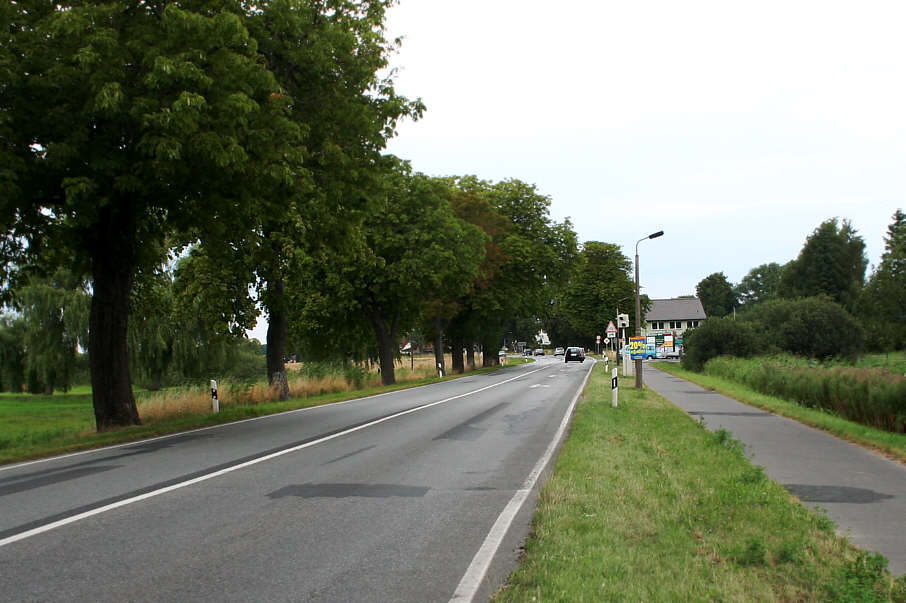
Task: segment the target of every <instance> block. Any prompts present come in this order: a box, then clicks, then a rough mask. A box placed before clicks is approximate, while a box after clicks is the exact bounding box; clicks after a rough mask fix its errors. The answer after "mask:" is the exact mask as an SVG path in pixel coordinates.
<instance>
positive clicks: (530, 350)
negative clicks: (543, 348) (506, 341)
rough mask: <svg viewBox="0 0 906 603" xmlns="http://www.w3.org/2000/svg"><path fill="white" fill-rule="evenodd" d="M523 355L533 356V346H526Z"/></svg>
mask: <svg viewBox="0 0 906 603" xmlns="http://www.w3.org/2000/svg"><path fill="white" fill-rule="evenodd" d="M522 355H523V356H531V355H532V348H525V349H524V350H522Z"/></svg>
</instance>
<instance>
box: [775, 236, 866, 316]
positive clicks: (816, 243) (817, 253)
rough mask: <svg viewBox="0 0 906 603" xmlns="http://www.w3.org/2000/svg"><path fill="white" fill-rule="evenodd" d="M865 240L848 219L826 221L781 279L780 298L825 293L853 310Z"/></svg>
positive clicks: (861, 280) (862, 273)
mask: <svg viewBox="0 0 906 603" xmlns="http://www.w3.org/2000/svg"><path fill="white" fill-rule="evenodd" d="M867 266H868V260H867V259H866V257H865V242H864V241H863V240H862V237H860V236H859V235H858V234H857V233H856V230H855V229H854V228H853V227H852V224H850V222H849V221H848V220H843V221H842V223H840V222H839V221H838V219H837V218H831V219H829V220H825V221H824V222H822V223H821V225H819V226H818V227H817V228H816V229H815V230H814V232H812V234H811V235H809V236H808V238H806V240H805V245H803V247H802V251H800V252H799V256H798V257H797V258H796V259H795V260H793V261H792V262H790V264H789V265H787V267H786V268H785V269H784V271H783V274H782V276H781V278H780V284H779V286H778V289H777V293H778V295H779V296H780V297H785V298H797V297H813V296H816V295H822V294H824V295H827V296H828V297H830V298H831V299H832V300H834V301H835V302H837V303H839V304H840V305H841V306H843V307H844V308H846V309H847V310H850V311H851V310H853V308H854V306H855V302H856V299H857V298H858V296H859V291H860V289H861V288H862V285H863V283H864V281H865V268H866V267H867Z"/></svg>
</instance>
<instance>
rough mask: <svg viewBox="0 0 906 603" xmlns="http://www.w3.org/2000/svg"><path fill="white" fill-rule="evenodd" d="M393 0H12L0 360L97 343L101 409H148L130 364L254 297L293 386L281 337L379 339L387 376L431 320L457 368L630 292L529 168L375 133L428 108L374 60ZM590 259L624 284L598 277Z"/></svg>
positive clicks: (277, 370)
mask: <svg viewBox="0 0 906 603" xmlns="http://www.w3.org/2000/svg"><path fill="white" fill-rule="evenodd" d="M392 3H393V2H392V0H342V1H341V0H280V1H270V0H264V1H263V2H256V3H255V4H254V6H252V5H248V4H243V3H237V2H231V1H227V0H214V1H213V2H211V1H206V2H192V1H189V2H180V3H178V4H174V3H164V2H155V1H153V0H152V1H147V2H142V3H134V2H127V1H125V0H114V1H107V2H91V1H87V2H77V3H63V4H59V3H47V2H43V1H39V0H22V1H21V2H16V3H4V4H2V5H0V26H2V31H3V32H4V33H3V37H4V39H3V43H2V44H0V82H2V83H0V222H2V227H3V232H4V236H3V237H2V239H0V256H2V259H3V262H2V274H0V278H2V284H3V288H2V291H3V296H4V298H3V302H4V303H5V304H6V305H7V307H8V308H12V309H13V310H14V311H15V312H16V314H15V315H14V316H13V317H10V316H6V317H4V318H3V320H4V325H0V326H2V328H0V331H2V332H0V340H2V341H0V343H2V344H3V345H2V346H0V348H2V349H0V356H2V358H0V365H2V366H4V367H12V368H11V369H9V370H6V372H5V373H4V377H3V379H4V380H7V381H9V380H11V381H17V380H19V381H21V380H22V379H23V374H24V372H28V373H29V374H30V375H34V376H35V379H36V380H43V381H44V383H45V384H46V385H48V386H49V387H51V388H52V387H53V386H54V385H55V384H60V385H62V386H63V387H66V386H67V385H68V383H69V380H70V378H71V371H70V372H69V373H65V371H67V370H69V369H67V368H66V367H67V366H68V365H67V364H66V363H65V362H53V363H45V364H42V362H43V361H44V360H47V359H48V358H50V354H49V353H45V354H42V353H39V352H40V350H49V349H51V348H53V349H55V350H57V351H59V350H63V353H64V356H65V357H66V358H67V359H71V358H72V357H73V356H74V355H75V354H74V351H75V350H76V349H78V347H79V346H82V347H85V348H87V350H88V352H89V354H88V355H89V358H90V379H91V385H92V391H93V399H94V409H95V418H96V422H97V426H98V429H106V428H109V427H113V426H117V425H128V424H134V423H138V422H139V417H138V413H137V411H136V405H135V399H134V396H133V393H132V374H133V372H135V371H136V370H140V371H142V372H143V374H144V375H145V377H146V378H147V379H149V381H150V382H151V383H152V384H153V383H156V385H157V386H159V385H160V383H161V379H162V375H163V374H164V373H165V372H166V370H167V368H168V367H169V366H172V364H173V363H184V364H185V367H184V368H185V370H186V372H190V371H189V365H190V364H192V359H193V357H197V356H199V354H198V353H197V352H198V351H199V350H201V349H205V350H210V349H211V348H218V347H220V348H223V346H226V345H228V343H229V342H231V341H235V340H237V339H243V338H244V333H245V331H246V330H247V329H249V328H251V327H253V326H254V324H255V322H256V320H257V317H258V314H259V312H260V311H261V310H260V309H263V311H264V312H265V313H266V315H267V317H268V332H267V361H266V365H267V366H266V372H267V378H268V380H269V381H270V382H271V384H272V385H274V386H275V387H276V388H277V389H278V390H279V391H280V393H281V394H282V396H283V397H285V396H287V395H288V388H287V386H286V374H285V369H284V365H283V359H284V356H285V355H286V353H287V350H288V346H291V347H292V348H293V349H294V350H295V351H296V352H297V353H299V354H300V355H301V356H302V357H306V356H308V357H318V358H325V357H337V358H343V359H344V360H345V359H348V358H350V357H352V358H353V359H355V360H363V359H366V358H375V357H376V358H378V360H379V361H380V365H381V370H382V377H383V380H384V382H385V383H392V382H393V381H394V367H393V359H394V355H395V353H396V351H397V348H396V346H397V344H398V341H399V337H400V335H401V333H403V332H405V331H407V330H412V329H420V330H422V331H423V332H427V333H431V337H432V338H433V339H434V341H435V350H437V352H438V354H439V357H438V360H439V362H442V361H443V356H442V350H443V342H444V340H445V339H446V340H447V341H449V342H450V344H451V346H452V347H453V350H454V352H457V351H458V352H459V354H458V355H457V354H456V353H454V366H453V370H462V368H463V367H462V366H461V364H462V351H463V350H465V352H466V354H467V358H469V359H470V361H472V350H473V345H472V344H473V343H474V342H478V343H480V344H482V345H483V347H484V349H491V350H496V349H497V348H498V346H499V345H500V342H501V340H502V338H503V337H506V336H507V335H509V336H511V337H512V338H513V339H516V338H530V337H531V336H533V335H534V334H535V333H536V332H537V331H538V329H539V328H541V327H544V326H548V328H549V329H550V330H551V331H555V330H557V329H558V328H560V329H561V331H563V329H572V331H570V332H569V333H568V334H570V335H575V336H577V337H582V338H584V341H588V340H589V339H591V338H593V337H594V333H595V332H596V331H598V330H599V329H600V325H596V328H594V329H592V328H591V326H589V325H587V324H584V323H582V322H581V320H580V317H581V316H582V315H583V312H582V309H581V308H580V307H579V306H580V305H581V304H582V303H594V304H596V305H595V307H594V310H595V311H597V312H601V311H604V309H605V308H606V309H607V310H606V311H607V312H610V313H611V314H610V315H612V314H613V312H615V306H616V303H619V299H618V297H617V296H618V295H619V296H622V294H624V293H627V291H631V280H630V278H629V270H628V266H629V263H628V259H627V258H625V257H623V256H622V254H619V253H618V252H617V250H616V248H607V246H606V245H604V247H600V248H599V247H597V246H596V245H595V244H590V243H589V244H586V246H585V248H584V249H583V250H582V251H581V252H580V251H579V249H578V245H577V241H576V235H575V233H574V232H573V230H572V228H571V226H570V224H569V222H568V221H564V222H563V223H555V222H553V221H552V220H551V219H550V217H549V212H548V210H549V204H550V200H549V199H548V198H547V197H545V196H543V195H541V194H539V193H538V192H537V191H536V190H535V188H534V187H533V186H531V185H529V184H526V183H523V182H520V181H517V180H507V181H504V182H499V183H489V182H485V181H481V180H478V179H476V178H471V177H450V178H429V177H427V176H424V175H421V174H415V173H412V172H411V170H410V169H409V168H408V166H407V164H406V163H405V162H404V161H401V160H399V159H396V158H394V157H390V156H385V155H383V153H382V152H383V149H384V147H385V144H386V141H387V139H388V138H389V137H390V136H392V135H393V134H394V130H395V127H396V123H397V121H398V120H399V119H402V118H413V119H417V118H418V117H419V116H420V115H421V113H422V111H423V110H424V107H423V105H422V104H421V102H420V101H418V100H414V101H413V100H409V99H406V98H404V97H401V96H399V95H397V94H396V92H395V90H394V86H393V80H392V78H391V77H389V76H388V77H384V76H381V75H380V74H381V73H382V72H383V70H384V69H385V67H386V66H387V60H388V56H389V55H390V54H391V53H392V52H393V50H394V48H395V45H396V43H397V42H395V41H388V40H387V39H386V38H385V35H384V29H383V23H384V18H385V13H386V10H387V9H388V7H389V6H390V5H391V4H392ZM602 245H603V244H602ZM602 254H603V257H606V258H609V261H612V262H613V266H612V267H611V268H612V269H607V270H602V269H601V268H600V266H599V264H600V258H599V257H598V256H602ZM594 270H602V274H603V273H605V272H606V273H608V274H610V275H611V277H613V275H616V279H617V281H616V282H612V283H611V285H612V286H610V285H608V287H609V288H604V289H600V290H596V291H587V290H586V289H587V287H584V288H583V286H580V285H579V284H578V283H579V282H580V281H582V278H584V277H582V276H581V275H582V274H583V271H594ZM574 277H575V278H577V279H579V280H578V281H575V280H573V278H574ZM64 281H65V282H64ZM48 283H51V284H50V285H48ZM48 286H49V287H50V289H47V288H46V287H48ZM42 287H45V288H43V289H42ZM566 291H574V293H575V295H573V296H570V295H565V294H564V292H566ZM50 293H52V295H51V294H50ZM42 296H43V297H42ZM67 296H68V297H67ZM42 300H43V301H42ZM611 307H613V308H614V310H611V309H610V308H611ZM259 308H260V309H259ZM587 310H589V311H591V310H592V308H587ZM45 311H47V312H49V315H48V316H45V318H47V320H49V321H50V322H48V323H45V325H44V326H42V327H41V328H39V329H33V328H31V327H29V326H28V325H27V324H26V323H28V321H34V320H39V319H40V316H41V315H42V314H45V313H46V312H45ZM80 321H81V322H80ZM48 325H52V328H51V326H48ZM23 333H27V334H28V337H31V339H29V340H28V341H26V342H25V343H24V344H21V345H18V344H17V345H18V347H17V345H13V344H14V343H15V342H14V341H7V339H9V338H10V337H11V338H12V339H13V340H15V339H16V338H17V337H19V341H22V337H25V335H23ZM17 334H18V335H17ZM37 334H41V335H42V336H46V338H47V341H38V338H37ZM368 334H370V336H368ZM48 342H49V343H48ZM576 343H579V342H576ZM7 344H9V345H7ZM23 353H24V354H25V355H26V356H27V358H26V359H25V360H23V358H22V354H23ZM494 362H496V354H486V355H485V363H486V364H488V363H494ZM51 366H55V367H56V369H58V370H57V373H56V374H51V371H50V368H49V367H51ZM202 368H203V367H200V366H196V367H195V369H196V370H202ZM4 370H5V369H4ZM16 371H18V373H16ZM61 371H63V373H65V374H61ZM10 375H12V377H10Z"/></svg>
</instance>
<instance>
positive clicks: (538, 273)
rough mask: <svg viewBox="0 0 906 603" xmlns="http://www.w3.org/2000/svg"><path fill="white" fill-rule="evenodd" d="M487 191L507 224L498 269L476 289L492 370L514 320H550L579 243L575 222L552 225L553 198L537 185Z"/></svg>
mask: <svg viewBox="0 0 906 603" xmlns="http://www.w3.org/2000/svg"><path fill="white" fill-rule="evenodd" d="M483 187H484V193H483V194H485V195H486V197H487V199H488V201H489V203H490V205H491V208H492V209H493V210H494V211H495V212H496V213H497V214H499V215H501V216H503V217H504V219H505V220H506V228H505V229H503V230H502V231H501V232H499V233H498V234H497V237H496V238H495V240H494V244H495V246H496V248H497V249H499V252H500V258H499V260H498V264H497V265H496V267H495V268H494V272H493V275H492V277H491V278H490V279H488V280H486V282H485V283H483V286H482V287H476V289H475V293H474V295H473V296H472V298H471V301H470V304H471V305H470V307H469V308H468V312H470V313H471V316H470V318H469V320H470V321H473V324H476V325H477V326H478V341H479V342H480V344H481V347H482V348H483V350H484V351H485V354H484V356H483V364H484V365H485V366H489V365H494V364H496V363H497V354H496V351H497V350H498V349H499V347H500V345H501V343H502V342H503V337H504V335H505V334H506V327H507V324H508V323H509V322H510V321H511V320H512V319H513V318H533V319H539V320H543V319H544V318H547V317H548V316H549V314H550V312H551V307H552V302H553V301H554V298H555V296H556V292H557V291H558V290H559V289H560V288H561V287H563V286H564V285H565V284H566V282H567V281H568V279H569V275H570V271H571V268H572V263H573V262H574V261H575V257H576V254H577V246H578V242H577V237H576V233H575V232H574V231H573V230H572V224H570V222H569V220H565V221H564V222H562V223H557V222H554V221H553V220H551V218H550V213H549V212H550V203H551V200H550V197H548V196H546V195H542V194H540V193H539V192H538V191H537V189H536V187H535V186H534V185H531V184H527V183H525V182H522V181H520V180H505V181H503V182H498V183H494V184H487V183H485V184H484V185H483ZM539 327H540V323H539ZM489 352H490V353H489Z"/></svg>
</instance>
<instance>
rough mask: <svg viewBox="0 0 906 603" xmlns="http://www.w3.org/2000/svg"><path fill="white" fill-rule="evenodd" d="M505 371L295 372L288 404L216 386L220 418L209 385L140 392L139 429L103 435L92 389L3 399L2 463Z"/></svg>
mask: <svg viewBox="0 0 906 603" xmlns="http://www.w3.org/2000/svg"><path fill="white" fill-rule="evenodd" d="M529 361H530V362H531V360H529ZM522 363H523V361H522V359H513V358H510V362H509V364H510V365H515V364H522ZM448 366H449V365H448ZM500 368H501V367H490V368H479V369H476V370H475V371H471V372H466V373H464V374H463V375H448V376H446V377H444V378H443V379H440V378H438V377H437V373H436V369H434V364H433V356H432V357H431V359H430V360H429V361H420V359H416V366H415V370H414V371H413V370H410V368H409V366H408V364H407V367H406V368H405V369H401V368H400V367H399V366H398V367H397V373H396V376H397V383H396V384H395V385H389V386H383V385H381V384H380V375H379V374H377V373H374V372H368V373H367V374H363V375H361V380H358V379H356V378H352V379H350V380H347V379H346V378H345V377H344V376H342V375H340V376H338V375H337V374H335V373H331V372H329V371H328V372H326V373H325V374H323V375H320V376H316V377H304V376H299V375H298V374H297V373H298V372H299V367H295V368H294V369H291V371H290V373H289V384H290V392H291V396H292V397H291V398H290V399H289V400H286V401H283V402H280V401H276V400H274V393H273V392H272V391H271V390H270V388H269V387H268V386H267V384H265V383H255V384H247V383H229V382H222V383H219V384H218V399H219V401H220V412H219V413H217V414H214V413H213V412H212V408H211V391H210V389H209V388H208V387H207V384H205V385H204V386H199V387H194V388H167V389H165V390H161V391H159V392H149V391H144V390H138V389H136V393H135V396H136V405H137V407H138V410H139V416H140V417H141V419H142V425H137V426H132V427H124V428H118V429H112V430H109V431H104V432H101V433H98V432H96V431H95V421H94V409H93V406H92V401H91V389H90V388H89V387H85V386H81V387H79V388H73V390H71V391H79V392H82V393H78V394H73V393H67V394H63V393H56V394H54V395H52V396H44V395H32V394H6V393H0V464H5V463H12V462H17V461H24V460H29V459H34V458H40V457H45V456H51V455H56V454H64V453H67V452H76V451H80V450H88V449H91V448H98V447H101V446H109V445H112V444H121V443H124V442H132V441H136V440H141V439H145V438H150V437H155V436H160V435H165V434H170V433H178V432H181V431H187V430H191V429H198V428H201V427H207V426H211V425H219V424H222V423H229V422H232V421H239V420H243V419H250V418H253V417H260V416H264V415H270V414H274V413H279V412H285V411H289V410H297V409H300V408H308V407H312V406H319V405H322V404H331V403H334V402H341V401H343V400H350V399H353V398H360V397H367V396H372V395H376V394H380V393H384V392H388V391H395V390H400V389H406V388H411V387H419V386H422V385H428V384H430V383H437V382H438V381H441V380H448V379H455V378H457V377H460V376H464V375H475V374H481V373H487V372H491V371H495V370H499V369H500Z"/></svg>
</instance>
